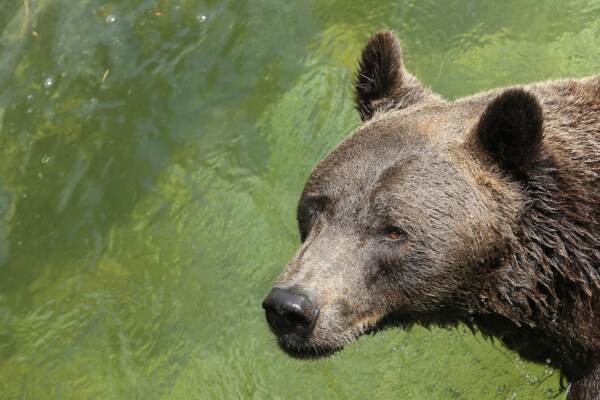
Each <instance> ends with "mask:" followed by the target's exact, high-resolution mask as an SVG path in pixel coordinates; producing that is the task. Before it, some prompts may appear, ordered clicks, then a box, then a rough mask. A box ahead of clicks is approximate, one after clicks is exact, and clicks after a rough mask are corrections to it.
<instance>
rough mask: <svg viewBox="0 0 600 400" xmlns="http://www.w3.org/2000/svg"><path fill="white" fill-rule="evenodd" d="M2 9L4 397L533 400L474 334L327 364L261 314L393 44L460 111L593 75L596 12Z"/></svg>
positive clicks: (404, 343) (184, 0)
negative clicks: (377, 49) (298, 354)
mask: <svg viewBox="0 0 600 400" xmlns="http://www.w3.org/2000/svg"><path fill="white" fill-rule="evenodd" d="M4 3H5V4H3V7H1V8H0V27H2V33H1V36H0V51H1V57H0V132H1V135H0V160H1V161H0V218H1V219H0V387H1V388H2V396H1V397H2V398H7V399H12V398H15V399H16V398H19V399H20V398H33V399H38V398H73V399H81V398H165V399H167V398H168V399H178V398H186V399H187V398H207V399H213V398H257V399H265V398H315V399H317V398H339V399H347V398H356V399H359V398H367V397H369V398H370V397H375V398H408V399H430V398H440V399H475V398H476V399H516V398H518V399H538V398H543V397H551V396H554V395H555V394H556V392H557V391H558V390H559V384H558V381H559V380H558V376H557V375H558V373H556V372H555V371H552V370H550V369H548V368H545V367H544V366H535V365H530V364H527V363H524V362H523V361H521V360H520V359H519V358H518V357H517V356H516V355H514V354H513V353H510V352H507V351H506V350H504V349H503V348H502V347H501V346H500V345H498V344H496V345H494V344H492V343H491V342H490V341H487V340H484V339H483V338H481V337H479V336H473V335H471V333H470V332H466V331H465V329H458V330H452V331H445V330H439V329H434V330H432V331H427V330H424V329H420V328H416V329H414V330H413V331H411V332H408V333H406V332H401V331H388V332H385V333H384V334H380V335H377V336H374V337H367V338H363V339H361V340H359V341H358V342H357V343H356V344H354V345H352V346H350V347H349V348H348V349H346V350H345V351H344V352H342V353H340V354H339V355H336V356H335V357H333V358H330V359H327V360H324V361H319V362H298V361H294V360H290V359H288V358H286V356H284V355H283V354H282V353H281V352H279V351H278V350H277V348H276V346H275V344H274V340H273V338H272V337H271V335H270V334H269V333H268V332H267V329H266V324H265V322H264V321H263V315H262V310H261V309H260V306H259V304H260V301H261V299H262V298H263V296H264V294H265V293H266V292H267V290H268V289H269V288H270V286H271V283H272V281H273V280H274V278H275V277H276V275H277V273H278V272H279V271H280V270H281V268H282V266H283V265H284V263H285V262H286V261H287V259H288V258H289V257H290V255H291V254H292V253H293V252H294V250H295V247H296V245H297V243H298V235H297V232H296V227H295V222H294V208H295V203H296V200H297V197H298V194H299V192H300V190H301V188H302V185H303V182H304V179H305V178H306V176H307V174H308V173H309V171H310V170H311V168H312V166H313V165H314V163H315V162H316V161H317V160H318V159H319V158H320V157H322V156H323V155H324V154H325V153H326V152H327V151H328V150H329V149H331V148H332V147H333V146H334V145H335V144H336V143H337V142H338V141H339V140H340V139H341V138H342V137H343V136H344V135H346V134H348V132H350V131H351V130H352V129H353V128H354V127H356V126H357V125H358V123H359V120H358V116H357V115H356V113H355V112H354V111H353V109H352V102H351V93H350V83H351V80H352V74H353V71H354V68H355V65H356V59H357V57H358V53H359V51H360V48H361V46H362V45H363V44H364V42H365V39H366V38H367V37H368V35H369V34H371V33H373V32H374V31H375V30H377V29H380V28H382V27H390V28H393V29H395V30H396V31H397V32H398V33H399V36H400V37H401V38H402V39H403V43H404V48H405V51H406V57H407V58H406V59H407V64H408V67H409V68H410V69H411V70H412V71H413V72H415V73H416V74H417V75H418V76H419V77H420V78H421V79H422V80H423V81H424V82H426V83H427V84H429V85H431V86H432V87H433V88H434V89H435V90H436V91H438V92H439V93H442V94H443V95H445V96H447V97H449V98H455V97H459V96H463V95H466V94H469V93H472V92H475V91H479V90H483V89H486V88H490V87H494V86H497V85H505V84H511V83H519V82H527V81H533V80H542V79H550V78H557V77H563V76H583V75H586V74H592V73H595V72H598V71H599V70H600V65H599V64H600V47H599V46H597V38H598V37H599V34H600V22H599V21H600V18H598V17H599V16H600V15H599V14H600V1H583V0H576V1H571V2H569V4H564V2H558V1H553V0H546V1H540V2H532V3H530V4H527V5H526V4H523V3H522V2H520V1H516V0H511V1H504V2H479V1H475V0H473V1H457V0H454V1H440V0H425V1H416V0H403V1H397V0H395V1H391V0H390V1H379V2H376V3H371V4H367V2H363V1H348V0H345V1H339V0H338V1H335V0H321V1H316V0H315V1H309V0H306V1H295V2H282V1H279V0H257V1H240V0H229V1H227V0H221V1H216V0H215V1H210V0H206V1H202V0H178V1H177V0H164V1H148V0H133V1H127V2H122V1H121V2H119V1H100V0H81V1H77V2H74V1H70V0H35V1H34V0H20V1H5V2H4Z"/></svg>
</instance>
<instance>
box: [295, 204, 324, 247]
mask: <svg viewBox="0 0 600 400" xmlns="http://www.w3.org/2000/svg"><path fill="white" fill-rule="evenodd" d="M326 204H327V198H326V197H323V196H307V197H304V198H302V199H301V200H300V203H299V204H298V209H297V212H296V218H297V220H298V228H299V229H300V240H301V241H302V242H304V241H305V240H306V237H307V236H308V234H309V233H310V230H311V227H312V225H313V223H314V221H315V219H316V217H317V216H318V215H319V213H321V212H322V211H323V210H324V208H325V205H326Z"/></svg>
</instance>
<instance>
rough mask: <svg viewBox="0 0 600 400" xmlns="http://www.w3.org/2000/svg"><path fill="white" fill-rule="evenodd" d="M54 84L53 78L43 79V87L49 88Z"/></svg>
mask: <svg viewBox="0 0 600 400" xmlns="http://www.w3.org/2000/svg"><path fill="white" fill-rule="evenodd" d="M53 85H54V79H52V78H50V77H49V78H46V79H44V89H50V88H51V87H52V86H53Z"/></svg>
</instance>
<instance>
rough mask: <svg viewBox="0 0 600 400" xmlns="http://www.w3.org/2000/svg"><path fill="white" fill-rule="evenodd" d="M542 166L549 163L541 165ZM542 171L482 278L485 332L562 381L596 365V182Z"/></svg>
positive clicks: (599, 261)
mask: <svg viewBox="0 0 600 400" xmlns="http://www.w3.org/2000/svg"><path fill="white" fill-rule="evenodd" d="M547 161H548V160H547ZM554 165H556V163H555V162H546V163H545V164H544V165H542V166H540V167H539V168H538V169H537V170H536V172H535V173H534V174H532V176H530V177H529V179H528V181H527V182H526V184H524V185H523V188H524V189H523V190H524V198H525V202H524V204H522V207H520V208H521V210H522V212H521V214H520V216H519V218H518V223H517V226H516V227H514V228H512V231H513V235H512V237H511V238H510V239H509V240H507V246H506V252H505V253H504V255H503V256H502V259H501V261H500V267H499V268H497V269H495V271H494V272H493V273H492V274H493V276H487V277H486V278H487V281H488V282H489V283H490V284H489V285H488V286H487V288H486V290H485V291H484V293H485V294H484V295H485V296H486V297H488V298H489V300H488V302H487V304H486V308H487V310H486V312H484V313H483V314H484V315H483V316H482V317H480V318H478V319H479V321H478V325H480V326H481V328H482V330H483V331H487V332H488V333H490V334H493V335H494V336H498V337H500V338H501V339H502V340H503V341H504V342H505V343H506V344H507V346H508V347H509V348H513V349H515V350H517V351H518V352H519V353H520V354H521V355H523V356H524V357H525V358H527V359H530V360H533V361H537V362H545V361H546V360H550V362H551V363H552V364H553V365H554V366H557V367H559V368H561V370H562V371H563V373H565V375H566V376H567V377H568V378H571V377H575V376H577V375H580V374H581V373H584V372H585V371H584V370H586V369H588V368H591V367H593V366H597V365H600V299H599V298H600V177H598V176H594V175H590V176H585V174H583V175H582V174H581V173H574V170H575V169H577V168H580V169H582V166H576V167H577V168H573V171H569V170H567V171H565V170H564V169H562V168H561V169H560V170H559V169H558V168H556V167H554Z"/></svg>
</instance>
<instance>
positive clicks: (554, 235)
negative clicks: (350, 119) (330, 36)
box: [263, 32, 600, 400]
mask: <svg viewBox="0 0 600 400" xmlns="http://www.w3.org/2000/svg"><path fill="white" fill-rule="evenodd" d="M355 90H356V108H357V109H358V111H359V112H360V116H361V118H362V120H363V124H362V125H361V126H360V127H359V128H358V129H357V130H356V131H355V132H354V133H353V134H352V135H351V136H349V137H348V138H347V139H345V140H344V141H343V142H342V143H341V144H340V145H339V146H338V147H337V148H336V149H334V150H333V151H332V152H331V153H330V154H329V155H328V156H327V157H326V158H325V159H323V160H322V161H321V162H320V163H319V164H318V165H317V166H316V167H315V169H314V171H313V172H312V174H311V175H310V177H309V178H308V181H307V182H306V186H305V188H304V191H303V193H302V195H301V198H300V202H299V205H298V210H297V218H298V225H299V230H300V238H301V241H302V244H301V246H300V249H299V250H298V252H297V253H296V255H295V256H294V257H293V259H292V260H291V261H290V262H289V264H288V265H287V267H286V269H285V271H284V272H283V273H282V275H281V276H280V278H279V281H278V283H277V285H276V286H275V287H274V288H273V290H272V291H271V293H270V294H269V296H268V297H267V298H266V299H265V301H264V303H263V307H264V309H265V311H266V318H267V321H268V323H269V325H270V327H271V329H272V331H273V332H274V333H275V334H276V336H277V339H278V343H279V345H280V347H281V348H282V349H283V350H285V351H286V352H287V353H288V354H290V355H292V356H295V357H319V356H325V355H328V354H331V353H333V352H335V351H337V350H340V349H341V348H342V347H343V346H344V345H346V344H348V343H350V342H352V341H353V340H355V339H356V338H357V337H358V336H360V335H362V334H364V333H366V332H373V331H377V330H380V329H382V328H385V327H390V326H407V325H410V324H413V323H419V324H425V325H429V324H435V325H442V326H452V325H455V324H458V323H465V324H467V325H468V326H470V327H472V328H473V329H478V330H480V331H481V332H482V333H483V334H484V335H488V336H494V337H497V338H499V339H501V340H502V341H503V342H504V343H505V344H506V346H508V347H509V348H510V349H513V350H515V351H517V352H518V353H519V354H520V355H521V356H522V357H524V358H525V359H528V360H533V361H536V362H550V363H551V364H552V365H553V366H554V367H556V368H558V369H560V371H561V372H562V374H563V375H564V377H566V378H567V380H568V381H569V382H570V383H571V386H570V389H569V398H571V399H577V400H582V399H600V77H591V78H585V79H581V80H561V81H553V82H543V83H535V84H530V85H525V86H515V87H509V88H502V89H498V90H493V91H489V92H485V93H481V94H477V95H474V96H471V97H467V98H462V99H459V100H456V101H453V102H449V101H446V100H444V99H443V98H442V97H440V96H439V95H436V94H434V93H432V92H431V91H430V90H429V89H427V88H426V87H424V86H423V85H422V84H421V83H420V82H419V81H418V80H417V79H416V78H415V77H414V76H412V75H411V74H410V73H408V72H407V71H406V69H405V68H404V66H403V62H402V52H401V48H400V45H399V43H398V41H397V39H396V38H395V36H394V34H392V33H391V32H380V33H378V34H376V35H375V36H373V37H372V38H371V39H370V40H369V42H368V44H367V45H366V47H365V48H364V50H363V52H362V59H361V61H360V65H359V71H358V74H357V78H356V83H355Z"/></svg>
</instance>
